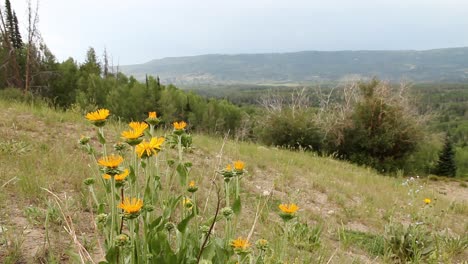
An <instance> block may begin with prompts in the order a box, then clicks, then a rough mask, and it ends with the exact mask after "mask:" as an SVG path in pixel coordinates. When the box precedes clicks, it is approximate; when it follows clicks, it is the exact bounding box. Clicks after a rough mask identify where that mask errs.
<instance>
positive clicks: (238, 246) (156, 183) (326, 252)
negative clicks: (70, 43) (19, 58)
mask: <svg viewBox="0 0 468 264" xmlns="http://www.w3.org/2000/svg"><path fill="white" fill-rule="evenodd" d="M0 109H2V110H1V111H0V135H1V138H0V168H1V169H0V171H1V174H0V188H1V191H0V205H1V208H2V210H1V217H0V262H2V263H117V262H120V263H145V262H148V263H226V262H227V263H236V262H239V263H466V262H464V261H466V259H468V251H467V248H468V235H467V234H468V223H467V222H466V219H467V216H468V204H467V203H468V191H467V182H466V180H464V179H448V178H439V177H434V176H433V177H429V178H426V177H425V178H422V177H419V176H417V175H397V176H394V177H390V176H383V175H380V174H378V173H377V172H376V171H375V170H373V169H371V168H366V167H360V166H356V165H353V164H350V163H348V162H344V161H338V160H335V159H333V157H320V156H318V155H316V154H314V153H313V152H302V151H290V150H287V149H278V148H273V147H265V146H262V145H258V144H255V143H249V142H241V141H235V140H232V139H228V138H223V137H221V136H218V137H214V136H207V135H203V134H197V133H193V134H187V133H188V132H190V131H187V132H186V131H185V129H182V130H183V133H182V132H181V133H180V134H178V133H179V132H176V131H177V130H178V129H173V128H172V127H170V128H167V129H157V128H156V129H155V130H151V131H149V128H148V130H147V131H146V132H145V133H142V135H141V137H142V138H145V139H144V140H145V142H148V143H149V142H150V139H151V138H152V137H153V136H155V137H157V138H161V137H164V143H162V142H160V143H161V144H160V145H158V147H160V149H157V151H155V152H151V155H150V153H149V152H146V153H147V155H148V156H151V157H147V159H146V160H145V159H144V155H145V154H142V155H143V156H142V155H135V151H134V150H133V149H132V148H133V147H130V146H128V147H126V148H125V149H124V148H123V147H122V148H119V144H120V145H125V143H121V141H122V135H121V133H122V131H127V130H128V129H129V127H128V124H127V123H126V122H121V121H120V120H118V119H116V118H113V117H112V109H110V112H111V115H110V117H109V120H107V121H106V124H105V126H104V129H105V133H103V131H101V132H98V131H100V130H99V128H96V127H94V126H93V124H92V123H91V122H89V121H88V120H86V118H85V113H82V112H80V111H78V110H73V108H72V109H71V110H67V111H65V112H63V111H55V110H53V109H51V108H49V107H48V106H47V105H45V104H43V103H41V102H32V103H31V102H29V103H19V102H14V101H5V100H0ZM144 114H146V113H144ZM159 118H161V119H164V116H161V117H159ZM138 121H144V120H138ZM182 135H184V136H185V135H187V136H188V137H190V139H191V142H190V141H182ZM86 137H89V141H87V139H86V140H85V141H86V142H84V141H83V139H85V138H86ZM104 138H105V141H104ZM138 138H140V135H139V136H138ZM142 138H141V139H142ZM80 140H81V142H80ZM115 144H117V145H116V146H114V145H115ZM91 147H92V148H93V149H94V151H90V149H91ZM104 148H105V149H106V153H103V152H104ZM89 153H91V154H92V155H89ZM93 153H94V154H93ZM110 153H114V154H116V155H122V156H124V157H125V161H124V164H125V166H126V167H132V169H130V173H129V174H130V176H128V177H129V179H128V180H127V182H126V183H125V185H124V186H125V188H124V187H122V186H120V187H119V188H121V190H122V192H123V190H124V189H125V192H128V195H129V196H130V197H132V196H133V197H137V196H138V197H139V198H144V199H143V200H145V201H144V203H145V204H144V205H142V206H138V205H137V204H138V202H137V203H136V204H133V205H134V206H133V207H132V206H130V207H131V208H130V207H126V206H125V205H123V206H120V207H119V209H118V210H119V211H120V209H123V211H122V212H118V211H117V210H116V209H117V208H118V207H117V204H118V203H121V202H122V200H124V199H122V198H123V197H122V196H120V194H119V193H117V192H116V190H113V189H114V188H117V187H118V185H114V184H113V183H114V182H112V183H111V184H109V182H106V179H103V177H102V176H103V175H102V174H103V173H102V170H103V169H104V170H105V169H106V168H107V169H109V167H105V166H104V168H103V166H99V165H98V163H99V160H103V161H104V163H105V162H106V161H109V160H108V159H106V158H105V157H106V156H107V155H110ZM104 154H107V155H104ZM138 156H140V157H138ZM127 157H128V159H127ZM138 158H140V159H138ZM142 160H143V161H144V162H143V163H142V162H141V161H142ZM238 161H242V162H243V165H244V166H241V167H242V168H241V167H239V168H237V165H236V163H237V162H238ZM101 163H102V162H101ZM150 164H156V165H155V166H154V167H151V166H153V165H150ZM229 164H232V168H230V169H229V167H228V166H227V165H229ZM111 168H114V169H115V168H116V167H111ZM237 169H239V170H241V171H242V174H241V176H242V177H239V180H238V184H237V180H234V179H237V178H236V177H238V176H236V175H234V176H233V175H231V176H229V175H230V174H229V173H228V174H226V173H227V172H230V171H236V170H237ZM152 172H154V173H152ZM107 173H109V174H111V179H112V180H115V179H114V178H113V177H117V176H116V175H121V174H124V170H120V171H117V172H110V171H107ZM153 174H154V175H156V176H157V177H154V175H153ZM147 175H153V176H151V177H154V178H151V180H148V179H150V178H148V177H147ZM226 175H227V176H226ZM132 177H133V178H132ZM226 177H234V178H232V179H233V180H232V181H231V185H230V187H229V184H228V187H226ZM90 179H92V180H90ZM146 180H148V181H151V184H149V185H148V184H146V183H145V182H146ZM192 180H193V181H194V184H192V183H191V181H192ZM234 183H235V184H234ZM145 184H146V185H145ZM116 186H117V187H116ZM145 186H146V187H145ZM148 186H150V187H148ZM194 186H196V187H197V188H196V189H197V190H195V191H194V192H190V191H189V192H186V189H187V190H188V188H189V187H194ZM148 188H149V189H148ZM226 190H228V191H226ZM217 194H219V198H218V197H217ZM126 195H127V193H126ZM195 195H196V196H195ZM228 197H230V198H228ZM238 198H239V199H238ZM187 199H188V200H187ZM229 199H230V204H229ZM149 200H151V203H148V201H149ZM238 200H239V202H238ZM240 201H242V202H240ZM112 203H115V204H112ZM130 203H132V201H130ZM293 204H294V205H297V207H298V210H297V211H296V210H294V208H291V207H293V206H292V205H293ZM280 205H283V207H282V208H280ZM284 206H286V207H289V209H291V210H289V211H288V210H284V209H285V208H284ZM228 207H230V208H231V209H232V212H230V211H229V210H226V209H225V208H228ZM132 208H133V210H131V209H132ZM127 209H129V211H127ZM103 215H105V218H104V220H103ZM100 217H101V218H100ZM158 219H159V220H158ZM164 219H165V220H164ZM120 223H123V224H122V225H120ZM139 225H141V226H140V229H138V226H139ZM200 227H202V228H200ZM207 227H208V230H206V228H207ZM146 228H147V229H146ZM203 228H205V229H203ZM155 229H157V230H158V232H157V233H151V232H153V230H155ZM109 230H110V231H109ZM147 231H148V233H147ZM122 234H127V237H122V236H121V235H122ZM152 236H156V237H158V239H153V240H155V241H163V240H164V241H168V243H167V244H164V245H162V244H158V242H154V243H153V242H150V241H153V240H151V237H152ZM207 237H208V238H207ZM117 238H119V239H120V238H122V239H121V240H119V241H120V242H122V243H121V244H118V243H117V244H116V242H115V241H116V240H117ZM205 241H206V242H205ZM145 245H147V246H145ZM187 245H191V246H187ZM140 250H141V251H140ZM200 251H203V252H200ZM142 252H144V253H145V255H144V257H142V255H141V254H142ZM155 252H166V253H167V254H166V253H163V254H159V255H158V254H156V253H155ZM198 253H200V254H198ZM169 255H170V258H169V257H168V258H166V257H167V256H169ZM138 256H139V257H140V258H139V259H136V258H137V257H138ZM172 256H173V257H172ZM189 256H190V258H189ZM155 259H160V262H154V261H155ZM221 259H222V260H223V262H221V261H220V260H221ZM105 261H107V262H105ZM151 261H153V262H151Z"/></svg>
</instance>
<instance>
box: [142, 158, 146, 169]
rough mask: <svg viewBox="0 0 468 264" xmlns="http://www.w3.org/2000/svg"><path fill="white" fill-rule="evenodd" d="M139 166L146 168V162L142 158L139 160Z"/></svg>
mask: <svg viewBox="0 0 468 264" xmlns="http://www.w3.org/2000/svg"><path fill="white" fill-rule="evenodd" d="M141 167H142V168H143V169H144V168H146V162H144V161H143V160H142V161H141Z"/></svg>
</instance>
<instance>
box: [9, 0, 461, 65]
mask: <svg viewBox="0 0 468 264" xmlns="http://www.w3.org/2000/svg"><path fill="white" fill-rule="evenodd" d="M0 1H2V0H0ZM10 1H11V2H12V6H13V8H14V9H15V11H16V13H17V16H18V19H19V22H20V25H21V26H22V27H23V29H24V28H26V13H27V12H26V2H27V0H10ZM35 1H36V0H32V2H33V4H34V3H35ZM2 2H3V1H2ZM467 14H468V0H276V1H274V0H270V1H267V0H164V1H163V0H112V1H111V0H40V3H39V16H40V22H39V30H40V32H41V34H42V36H43V39H44V40H45V42H46V44H47V45H48V46H49V48H50V49H51V50H52V52H53V53H54V54H55V55H56V56H57V58H58V59H59V60H64V59H66V58H68V57H70V56H72V57H73V58H75V59H77V60H78V61H80V62H81V61H82V60H83V58H84V56H85V53H86V50H87V49H88V48H89V47H90V46H92V47H94V48H95V49H96V51H97V53H98V54H102V53H103V50H104V47H106V48H107V50H108V52H109V53H110V54H111V55H112V58H113V62H114V64H120V65H125V64H136V63H144V62H147V61H149V60H152V59H156V58H163V57H173V56H187V55H199V54H207V53H223V54H235V53H257V52H288V51H302V50H383V49H417V50H422V49H433V48H445V47H460V46H468V15H467Z"/></svg>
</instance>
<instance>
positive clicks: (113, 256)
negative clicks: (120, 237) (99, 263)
mask: <svg viewBox="0 0 468 264" xmlns="http://www.w3.org/2000/svg"><path fill="white" fill-rule="evenodd" d="M118 250H119V249H118V248H117V247H110V248H109V249H108V250H107V254H106V260H107V261H108V262H110V263H116V261H117V252H118Z"/></svg>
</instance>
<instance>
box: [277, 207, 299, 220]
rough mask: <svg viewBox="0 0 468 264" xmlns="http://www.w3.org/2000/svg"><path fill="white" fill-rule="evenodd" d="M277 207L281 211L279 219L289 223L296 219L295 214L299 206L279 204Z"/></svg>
mask: <svg viewBox="0 0 468 264" xmlns="http://www.w3.org/2000/svg"><path fill="white" fill-rule="evenodd" d="M278 207H279V209H280V210H281V212H280V217H281V218H283V220H284V221H289V220H291V219H293V218H294V217H296V212H297V210H299V206H297V205H296V204H294V203H291V204H280V205H279V206H278Z"/></svg>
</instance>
